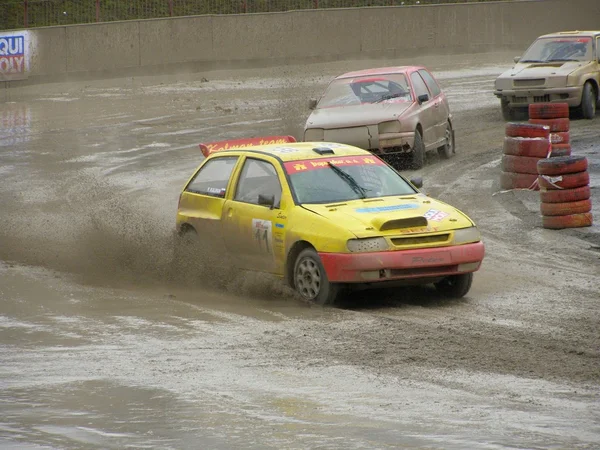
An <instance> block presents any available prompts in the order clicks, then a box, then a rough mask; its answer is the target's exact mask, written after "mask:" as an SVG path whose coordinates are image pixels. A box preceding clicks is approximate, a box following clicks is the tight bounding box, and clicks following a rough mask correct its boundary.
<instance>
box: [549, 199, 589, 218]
mask: <svg viewBox="0 0 600 450" xmlns="http://www.w3.org/2000/svg"><path fill="white" fill-rule="evenodd" d="M591 210H592V201H591V200H590V199H589V198H588V199H587V200H579V201H576V202H566V203H540V211H541V212H542V216H568V215H572V214H583V213H586V212H590V211H591Z"/></svg>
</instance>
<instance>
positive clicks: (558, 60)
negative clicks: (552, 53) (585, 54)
mask: <svg viewBox="0 0 600 450" xmlns="http://www.w3.org/2000/svg"><path fill="white" fill-rule="evenodd" d="M561 61H579V60H578V59H572V58H553V59H547V60H546V61H545V62H561Z"/></svg>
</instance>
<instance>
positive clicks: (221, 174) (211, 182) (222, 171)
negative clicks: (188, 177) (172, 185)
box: [185, 156, 238, 197]
mask: <svg viewBox="0 0 600 450" xmlns="http://www.w3.org/2000/svg"><path fill="white" fill-rule="evenodd" d="M237 159H238V157H237V156H227V157H218V158H214V159H212V160H210V161H207V162H206V164H204V165H203V166H202V168H201V169H200V170H199V171H198V173H197V174H196V176H195V177H194V178H193V179H192V181H190V183H189V184H188V185H187V187H186V188H185V190H186V191H188V192H194V193H196V194H203V195H210V196H213V197H225V191H226V189H227V184H228V183H229V177H230V176H231V171H232V170H233V168H234V167H235V163H236V162H237Z"/></svg>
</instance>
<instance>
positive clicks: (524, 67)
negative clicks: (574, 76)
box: [499, 61, 590, 78]
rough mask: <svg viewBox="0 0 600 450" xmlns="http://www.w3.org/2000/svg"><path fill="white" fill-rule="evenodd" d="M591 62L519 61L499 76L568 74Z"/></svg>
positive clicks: (531, 76)
mask: <svg viewBox="0 0 600 450" xmlns="http://www.w3.org/2000/svg"><path fill="white" fill-rule="evenodd" d="M588 64H590V62H588V61H567V62H554V63H517V64H516V65H515V66H514V67H513V68H512V69H510V70H507V71H506V72H504V73H503V74H502V75H500V77H499V78H544V77H549V76H567V75H569V74H570V73H572V72H573V71H575V70H577V69H579V68H580V67H583V66H587V65H588Z"/></svg>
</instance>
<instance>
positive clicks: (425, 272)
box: [319, 242, 485, 283]
mask: <svg viewBox="0 0 600 450" xmlns="http://www.w3.org/2000/svg"><path fill="white" fill-rule="evenodd" d="M484 254H485V248H484V245H483V242H476V243H473V244H464V245H455V246H452V247H438V248H426V249H416V250H395V251H384V252H370V253H319V256H320V257H321V262H322V263H323V266H324V267H325V272H326V273H327V278H328V279H329V281H331V282H332V283H374V282H382V281H390V280H404V279H422V278H437V277H444V276H448V275H457V274H460V273H468V272H475V271H477V270H479V267H480V266H481V261H483V256H484Z"/></svg>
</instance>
